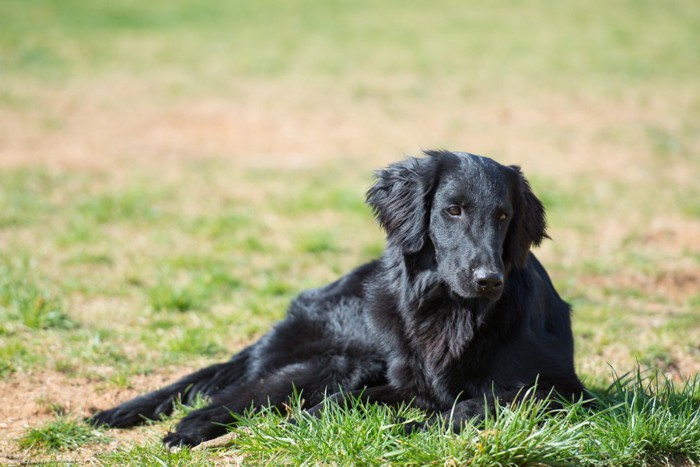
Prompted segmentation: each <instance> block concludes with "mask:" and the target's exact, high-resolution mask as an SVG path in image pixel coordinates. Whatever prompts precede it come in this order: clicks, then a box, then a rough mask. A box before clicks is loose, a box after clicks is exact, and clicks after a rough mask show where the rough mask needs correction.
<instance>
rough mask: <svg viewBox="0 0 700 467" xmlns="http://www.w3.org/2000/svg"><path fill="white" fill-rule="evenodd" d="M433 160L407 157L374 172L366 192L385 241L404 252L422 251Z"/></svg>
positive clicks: (434, 163) (428, 206) (432, 183)
mask: <svg viewBox="0 0 700 467" xmlns="http://www.w3.org/2000/svg"><path fill="white" fill-rule="evenodd" d="M436 171H437V163H436V161H435V159H433V158H430V157H425V158H420V159H418V158H413V157H411V158H408V159H406V160H403V161H401V162H397V163H395V164H392V165H390V166H389V167H387V168H385V169H381V170H379V171H377V173H376V182H375V183H374V185H373V186H372V187H371V188H370V189H369V190H368V191H367V204H369V205H370V206H371V207H372V210H373V211H374V215H375V217H376V218H377V220H378V221H379V223H380V224H381V226H382V227H383V228H384V230H385V231H386V234H387V242H389V243H392V244H394V245H398V246H401V247H402V249H403V251H404V253H406V254H411V253H417V252H418V251H420V250H421V248H423V244H424V243H425V238H426V235H427V226H428V214H429V212H430V192H431V190H432V187H433V185H434V179H435V174H436Z"/></svg>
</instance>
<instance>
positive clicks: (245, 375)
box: [92, 151, 584, 446]
mask: <svg viewBox="0 0 700 467" xmlns="http://www.w3.org/2000/svg"><path fill="white" fill-rule="evenodd" d="M426 154H427V156H428V157H424V158H409V159H406V160H404V161H402V162H399V163H396V164H393V165H391V166H389V167H388V168H386V169H384V170H380V171H379V172H378V174H377V180H376V183H375V185H374V186H373V187H372V188H370V190H369V192H368V194H367V203H368V204H369V205H370V206H371V207H372V208H373V209H374V212H375V214H376V216H377V218H378V219H379V222H380V223H381V225H382V226H383V227H384V229H385V230H386V234H387V247H386V250H385V252H384V254H383V256H382V257H381V258H380V259H378V260H376V261H373V262H371V263H368V264H366V265H364V266H361V267H360V268H358V269H356V270H354V271H352V272H351V273H349V274H348V275H346V276H344V277H342V278H341V279H339V280H338V281H336V282H334V283H332V284H330V285H328V286H326V287H322V288H320V289H315V290H307V291H305V292H303V293H301V294H300V295H299V296H298V297H297V298H296V299H295V300H294V301H293V302H292V304H291V307H290V309H289V313H288V315H287V318H286V319H285V320H284V321H282V322H280V323H279V324H277V325H276V326H275V327H274V328H273V329H272V331H270V332H269V333H268V334H266V335H265V336H263V337H262V338H261V339H260V340H259V341H258V342H256V343H255V344H253V345H251V346H250V347H247V348H246V349H244V350H243V351H241V352H240V353H239V354H237V355H235V356H234V357H233V358H232V359H231V360H230V361H228V362H226V363H221V364H218V365H213V366H210V367H207V368H204V369H202V370H199V371H197V372H196V373H193V374H191V375H189V376H186V377H184V378H182V379H181V380H180V381H178V382H176V383H174V384H172V385H170V386H167V387H165V388H163V389H160V390H158V391H154V392H152V393H150V394H146V395H143V396H140V397H137V398H136V399H133V400H131V401H128V402H125V403H124V404H122V405H120V406H118V407H115V408H113V409H110V410H107V411H104V412H100V413H98V414H96V415H95V416H94V417H93V418H92V422H93V423H94V424H97V425H108V426H112V427H128V426H132V425H135V424H138V423H140V422H142V421H143V420H144V419H157V418H158V417H159V416H160V415H164V414H168V413H170V412H171V411H172V409H173V401H174V400H176V399H177V398H181V400H183V401H185V402H187V401H191V400H192V399H193V397H194V396H195V395H196V394H203V395H206V396H209V397H210V399H211V403H210V404H209V405H208V406H207V407H205V408H202V409H199V410H195V411H193V412H191V413H190V414H189V415H187V416H186V417H185V418H184V419H183V420H182V421H181V422H180V423H179V424H178V425H177V428H176V431H175V432H174V433H169V434H168V435H167V436H166V437H165V439H164V442H165V443H166V444H168V445H170V446H178V445H196V444H199V443H201V442H202V441H205V440H208V439H211V438H214V437H217V436H219V435H221V434H223V433H224V432H225V431H226V427H225V425H226V424H232V423H234V421H235V414H240V413H242V412H244V411H245V410H246V409H248V408H251V407H253V408H259V407H261V406H266V405H268V404H270V405H272V406H278V407H281V406H282V405H283V404H284V403H285V402H287V401H288V398H289V396H290V395H291V394H292V392H293V390H294V389H296V390H297V391H301V392H302V393H303V397H304V399H305V400H306V402H307V403H308V404H310V406H312V409H311V411H312V412H314V411H318V410H320V408H321V407H322V405H321V404H322V401H323V399H324V395H325V394H326V393H336V395H335V396H334V397H332V398H333V399H336V400H337V399H340V398H342V397H344V395H347V394H352V395H357V396H360V397H361V398H362V399H363V400H365V401H368V402H379V403H385V404H389V405H397V404H400V403H404V402H406V403H411V404H413V405H414V406H416V407H420V408H423V409H425V410H427V411H429V412H430V413H433V414H440V413H445V414H450V415H451V419H452V420H453V423H454V425H455V428H456V429H459V426H460V425H462V424H463V423H464V422H465V421H467V420H469V419H470V418H472V417H479V416H481V417H483V416H484V413H485V412H486V411H489V410H493V408H494V403H495V400H496V398H497V399H498V401H499V402H500V403H508V402H513V401H515V400H516V399H517V398H518V396H519V395H520V394H521V392H522V390H523V389H526V388H531V387H533V386H534V385H535V383H537V389H536V390H535V391H534V396H535V397H542V398H544V397H548V396H549V395H550V394H551V392H552V391H556V392H557V393H558V394H559V395H560V396H562V397H565V398H578V397H580V396H581V394H583V390H584V389H583V386H582V384H581V382H580V381H579V379H578V377H577V376H576V373H575V371H574V343H573V337H572V333H571V322H570V316H569V314H570V308H569V305H568V304H567V303H566V302H564V301H563V300H562V299H561V298H560V297H559V295H558V294H557V292H556V291H555V289H554V287H553V285H552V283H551V281H550V279H549V277H548V276H547V273H546V272H545V270H544V268H543V267H542V265H541V264H540V263H539V262H538V261H537V259H535V257H534V256H533V255H532V254H531V253H530V247H532V246H533V245H535V246H536V245H538V244H539V243H540V242H541V241H542V240H543V238H545V237H547V234H546V231H545V215H544V208H543V206H542V204H541V203H540V201H539V200H538V199H537V198H536V197H535V195H534V194H533V193H532V191H531V190H530V186H529V184H528V182H527V181H526V180H525V178H524V177H523V176H522V174H521V172H520V169H519V168H518V167H515V166H511V167H506V166H503V165H500V164H498V163H496V162H494V161H493V160H491V159H487V158H483V157H479V156H475V155H472V154H467V153H451V152H446V151H431V152H427V153H426ZM340 390H342V394H343V396H341V395H340V394H341V393H340V392H339V391H340ZM316 404H318V405H316ZM314 405H316V407H313V406H314Z"/></svg>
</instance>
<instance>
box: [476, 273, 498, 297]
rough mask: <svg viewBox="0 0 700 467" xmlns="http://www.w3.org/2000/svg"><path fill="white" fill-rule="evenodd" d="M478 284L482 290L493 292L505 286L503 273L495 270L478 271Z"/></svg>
mask: <svg viewBox="0 0 700 467" xmlns="http://www.w3.org/2000/svg"><path fill="white" fill-rule="evenodd" d="M474 281H475V282H476V286H477V287H478V288H479V290H480V291H482V292H493V291H495V290H498V289H500V288H501V287H503V274H501V273H500V272H493V271H476V273H475V275H474Z"/></svg>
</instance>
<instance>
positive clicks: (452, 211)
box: [445, 204, 462, 217]
mask: <svg viewBox="0 0 700 467" xmlns="http://www.w3.org/2000/svg"><path fill="white" fill-rule="evenodd" d="M445 211H446V212H447V214H449V215H450V216H453V217H457V216H460V215H462V208H461V207H460V206H457V205H456V204H454V205H452V206H449V207H448V208H447V209H445Z"/></svg>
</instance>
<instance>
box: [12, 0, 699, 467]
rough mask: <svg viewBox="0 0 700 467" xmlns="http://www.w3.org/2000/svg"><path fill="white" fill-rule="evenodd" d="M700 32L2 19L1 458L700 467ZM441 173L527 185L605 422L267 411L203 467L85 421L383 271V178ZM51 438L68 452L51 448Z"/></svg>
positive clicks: (126, 15) (340, 9)
mask: <svg viewBox="0 0 700 467" xmlns="http://www.w3.org/2000/svg"><path fill="white" fill-rule="evenodd" d="M699 22H700V9H698V8H697V6H696V3H695V2H693V1H692V0H679V1H676V2H673V3H672V4H664V5H660V4H658V3H655V2H651V1H646V0H624V1H621V2H619V3H616V4H610V5H605V6H601V5H598V4H591V3H590V2H585V1H583V0H574V1H570V2H551V1H547V0H544V1H541V0H527V1H525V2H524V3H522V4H517V5H516V4H513V3H512V2H507V1H504V0H496V1H492V2H472V3H470V4H469V5H468V6H465V5H464V4H463V3H461V2H456V1H454V0H439V1H438V3H436V4H431V5H430V6H429V7H428V6H426V5H424V4H423V3H421V2H417V1H408V2H406V1H404V2H398V1H388V2H382V3H381V4H379V3H376V2H366V1H359V2H358V1H356V2H320V1H318V0H303V1H302V0H300V1H291V2H284V3H280V2H272V1H268V0H263V1H260V2H255V3H254V4H252V3H251V4H246V3H243V2H229V3H226V4H202V2H196V1H194V0H177V1H170V2H165V1H164V0H156V1H154V2H149V3H148V4H144V3H143V2H135V1H133V0H125V1H121V2H118V3H114V4H110V5H105V4H99V3H90V2H81V1H78V0H66V1H61V2H57V1H53V0H32V1H23V0H6V1H3V2H1V3H0V389H1V390H3V394H6V395H7V397H8V398H9V399H10V400H22V401H26V404H18V405H12V406H7V407H0V418H2V419H3V420H8V422H7V425H8V426H7V427H4V426H2V427H0V454H2V455H4V453H5V452H14V453H15V454H13V455H15V458H13V461H14V460H16V459H20V460H21V461H24V462H39V461H48V462H55V463H59V464H60V462H64V461H75V462H79V463H81V462H88V461H93V460H95V459H96V461H95V462H97V463H102V464H107V465H122V464H146V465H163V464H166V465H168V464H172V465H179V464H181V465H198V464H201V465H209V464H211V463H213V462H217V461H221V462H222V463H223V462H232V463H235V462H242V461H246V462H248V463H273V464H275V463H303V462H307V463H337V464H349V463H358V464H372V465H373V464H379V463H383V464H403V463H407V464H425V463H447V464H449V463H456V464H461V463H474V464H489V465H490V464H497V463H502V464H508V463H517V464H523V463H545V464H591V465H622V464H627V465H638V464H650V465H652V464H658V463H662V464H663V463H667V464H673V463H684V462H685V463H690V462H700V459H699V458H698V452H697V448H695V446H696V445H698V444H700V443H698V438H697V436H698V435H697V430H696V428H695V425H697V424H698V423H697V416H696V415H695V413H697V412H698V399H699V396H698V383H697V374H698V371H700V348H699V347H698V344H697V343H698V342H700V326H698V324H700V322H699V321H698V313H697V311H698V309H699V307H700V295H699V294H698V290H699V289H698V287H699V286H700V249H699V247H698V242H697V238H700V217H699V213H700V203H699V202H698V200H699V199H700V191H699V190H698V185H697V179H698V177H700V156H699V155H700V86H699V85H698V81H697V76H698V75H700V56H699V55H698V54H697V46H696V44H698V43H700V29H698V28H697V27H696V26H697V24H698V23H699ZM432 147H446V148H448V149H460V150H469V151H473V152H478V153H483V154H487V155H491V156H493V157H495V158H497V159H498V160H500V161H503V162H505V163H513V164H519V165H521V166H522V167H523V170H524V172H525V174H526V175H527V176H528V177H529V179H530V181H531V182H532V186H533V188H534V190H535V192H536V193H537V194H538V196H540V198H541V199H542V200H543V202H544V204H545V206H546V208H547V212H548V218H549V224H550V229H549V231H550V234H551V235H552V237H553V239H554V240H553V241H547V242H545V244H544V245H543V246H542V247H541V248H540V249H539V250H538V251H537V255H538V257H540V259H541V260H542V261H543V263H544V264H545V265H546V267H547V269H548V271H549V272H550V273H551V276H552V279H553V281H554V282H555V284H556V286H557V289H558V291H559V292H560V294H561V295H562V296H563V297H564V298H565V299H567V300H568V301H570V302H571V303H572V304H573V306H574V334H575V337H576V350H577V352H576V356H577V368H578V370H579V372H580V374H581V375H582V376H583V377H584V378H585V379H586V382H587V384H588V386H589V387H591V388H592V389H593V390H594V392H595V394H596V395H597V397H599V398H600V400H601V405H602V407H604V410H602V411H598V412H588V411H586V410H584V409H583V408H581V407H579V406H577V405H574V406H573V407H571V410H569V411H568V412H566V413H563V414H559V415H557V416H554V417H545V416H543V415H542V413H541V411H540V410H539V408H538V407H537V406H532V405H527V404H526V405H524V406H522V407H514V408H510V409H504V411H503V413H502V417H500V418H499V419H497V420H489V421H488V422H486V424H485V425H483V426H469V427H467V428H466V429H465V431H464V432H463V433H462V434H461V435H459V436H455V435H451V434H447V433H445V432H444V431H442V430H441V429H440V427H438V426H436V427H434V428H432V429H431V430H429V431H428V432H425V433H417V434H415V435H411V436H405V435H402V434H401V426H400V424H401V420H400V417H402V416H405V417H407V418H410V417H418V416H420V415H419V414H416V413H414V412H411V411H410V410H408V409H406V410H405V411H401V412H399V413H398V414H397V413H394V412H390V411H387V410H385V409H383V408H378V407H362V406H357V407H354V408H353V409H352V410H349V411H345V410H334V411H330V412H328V413H327V414H325V415H324V416H323V417H322V418H321V419H320V420H307V419H304V418H303V417H301V418H300V420H302V423H301V424H299V425H297V426H290V425H287V424H284V423H281V421H282V419H283V418H284V417H286V416H287V414H283V415H280V414H275V413H272V412H269V413H264V414H261V415H256V416H253V417H249V418H246V419H244V420H243V422H242V425H243V427H242V428H238V429H236V431H237V433H238V438H237V439H236V441H235V443H234V444H233V445H232V446H230V447H228V448H226V449H220V450H215V451H189V450H183V451H181V452H180V453H169V452H166V451H164V450H163V448H162V447H161V446H160V444H159V442H158V439H159V438H160V436H161V434H162V433H161V432H162V431H163V430H164V429H166V428H167V427H169V426H171V425H172V424H173V423H175V420H174V419H170V420H167V421H164V422H161V423H157V424H154V425H151V426H148V427H146V428H142V429H140V430H141V431H137V432H136V433H137V435H135V436H137V437H138V440H137V441H134V440H133V439H134V438H129V437H128V436H129V433H131V432H117V431H113V432H110V433H109V437H110V438H112V439H114V442H115V443H116V448H114V449H110V452H109V453H104V452H103V451H104V450H105V449H106V448H105V446H104V445H103V443H102V442H101V440H103V439H104V437H105V434H104V433H101V432H100V433H99V434H95V433H94V432H91V431H89V430H87V429H86V428H85V427H84V426H83V425H82V424H81V422H79V421H76V420H79V419H80V418H81V417H83V416H85V415H87V414H88V413H89V412H90V410H91V409H92V408H93V407H99V408H104V407H106V406H108V405H110V404H112V403H114V401H116V400H123V399H124V398H126V397H128V395H129V394H136V393H139V392H142V390H145V389H146V388H151V387H154V386H157V385H159V384H161V383H162V382H164V381H169V380H171V379H172V377H174V375H175V374H182V373H184V372H186V371H188V370H191V369H194V368H198V367H201V366H203V365H205V364H209V363H212V362H214V361H218V360H221V359H224V358H227V355H229V354H230V353H232V352H234V351H237V350H238V349H240V348H242V347H243V346H244V345H245V344H247V343H249V342H250V341H252V340H254V339H256V338H258V337H259V336H260V335H262V334H263V333H264V332H266V331H267V330H268V329H269V328H270V326H272V325H273V323H274V322H275V321H276V320H278V319H280V318H281V317H282V316H283V315H284V311H285V309H286V307H287V305H288V303H289V300H290V299H292V298H293V297H294V295H296V293H298V292H299V291H300V290H302V289H305V288H309V287H316V286H319V285H322V284H324V283H327V282H329V281H331V280H334V279H335V278H337V277H338V276H339V275H340V274H343V273H344V272H346V271H348V270H349V269H351V268H352V267H354V266H356V265H358V264H360V263H362V262H364V261H367V260H369V259H371V258H374V257H376V256H377V255H379V254H380V253H381V251H382V248H383V234H382V232H381V231H380V230H379V228H378V227H377V226H376V223H375V222H374V221H373V220H372V219H371V215H370V210H369V209H368V208H367V207H366V206H365V205H364V203H363V193H364V191H365V190H366V189H367V187H368V186H369V185H370V183H371V182H372V179H371V172H372V170H373V169H375V168H377V167H378V166H381V165H384V164H386V163H388V162H389V161H392V160H395V159H397V158H399V157H400V156H401V155H402V154H404V153H413V154H415V153H417V152H418V151H419V149H420V148H432ZM610 366H612V367H614V368H615V369H617V370H618V371H620V372H622V373H624V372H627V371H635V372H636V370H637V368H639V370H640V372H641V373H642V374H643V375H645V376H644V377H640V376H638V375H637V374H636V373H631V374H632V375H633V376H632V377H621V378H618V377H616V376H611V375H610V372H609V368H610ZM657 372H658V373H657ZM671 381H673V384H671ZM46 400H50V401H52V402H51V404H58V405H57V406H60V407H61V410H54V409H52V408H50V407H48V408H47V407H46ZM183 410H187V409H184V408H183ZM293 410H297V409H296V408H294V409H293ZM294 413H298V412H294ZM17 420H28V421H29V425H30V426H31V428H29V429H25V428H24V427H23V425H22V423H23V422H22V423H20V422H16V421H17ZM81 430H86V431H85V433H87V435H86V436H87V437H85V438H80V437H81V436H82V435H80V432H81ZM52 432H54V434H55V435H56V436H59V437H60V436H63V435H65V439H67V440H68V441H66V442H65V445H61V443H62V441H57V442H56V444H55V446H54V448H52V447H51V445H52V444H51V443H53V441H35V442H34V444H33V446H35V447H30V444H31V442H30V441H26V440H29V439H35V440H41V439H44V435H46V439H48V438H49V437H50V436H54V435H51V433H52ZM71 433H73V434H71ZM89 433H93V435H94V436H92V435H90V434H89ZM62 434H63V435H62ZM30 435H31V436H30ZM18 439H19V440H22V441H19V442H18ZM70 439H74V440H78V439H81V440H80V441H70ZM28 443H29V444H28ZM41 446H43V447H41ZM4 462H9V461H8V460H6V459H5V458H3V457H2V456H0V463H4Z"/></svg>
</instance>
